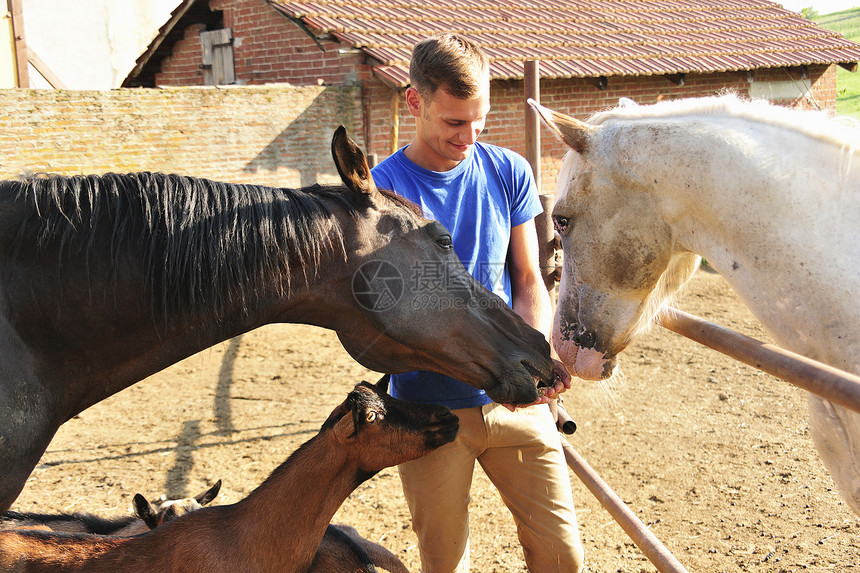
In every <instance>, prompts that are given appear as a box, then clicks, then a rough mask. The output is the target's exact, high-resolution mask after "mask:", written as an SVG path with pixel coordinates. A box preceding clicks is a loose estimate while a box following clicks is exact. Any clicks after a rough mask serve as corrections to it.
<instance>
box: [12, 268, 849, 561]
mask: <svg viewBox="0 0 860 573" xmlns="http://www.w3.org/2000/svg"><path fill="white" fill-rule="evenodd" d="M677 306H679V307H680V308H682V309H684V310H687V311H689V312H692V313H694V314H697V315H699V316H702V317H704V318H706V319H708V320H711V321H713V322H717V323H719V324H722V325H724V326H728V327H730V328H733V329H735V330H738V331H740V332H743V333H745V334H749V335H751V336H756V337H758V338H764V339H767V337H766V335H765V334H764V333H763V331H762V330H761V328H760V326H759V325H758V323H757V322H756V321H755V319H754V318H753V317H752V315H751V314H750V313H749V312H748V311H747V310H746V308H744V307H743V306H742V305H741V304H740V303H738V301H737V300H736V298H735V297H734V295H733V294H732V293H731V291H730V290H729V288H728V287H727V285H726V284H725V282H724V281H723V280H722V279H721V278H720V277H719V276H717V275H714V274H709V273H706V272H699V273H698V274H697V275H696V277H694V279H693V281H692V285H691V287H689V288H688V289H687V291H686V294H684V295H683V296H682V297H681V299H680V300H679V302H678V305H677ZM622 368H623V375H622V377H621V378H620V379H619V380H617V381H616V382H615V383H614V384H613V385H612V387H611V388H609V389H607V388H605V387H603V386H601V385H598V384H593V383H585V382H581V381H580V382H579V384H577V385H576V386H575V388H574V390H573V391H571V392H568V394H567V400H566V407H567V409H568V411H569V412H570V413H571V414H572V415H573V417H574V419H575V420H576V422H577V423H578V425H579V429H578V431H577V432H576V434H575V435H573V436H572V437H570V442H571V443H572V444H573V446H574V447H575V448H576V449H577V450H578V451H579V452H580V453H581V454H582V455H583V456H584V457H585V458H586V459H587V460H588V461H589V463H590V464H591V465H592V466H593V467H594V469H595V470H597V471H598V472H599V473H600V475H601V476H602V477H603V479H604V480H606V482H607V483H608V484H609V485H610V486H611V487H612V488H613V489H614V490H615V492H616V493H617V494H618V495H619V496H620V497H621V498H622V499H623V500H624V501H625V502H626V503H627V504H628V505H629V507H630V508H631V509H632V510H633V511H634V512H635V513H636V514H637V515H638V516H639V517H640V519H642V520H643V521H644V522H645V523H647V524H648V525H649V526H650V527H651V529H652V531H653V532H654V533H655V534H656V535H657V537H658V538H659V539H660V540H661V541H662V542H663V543H664V544H665V545H666V546H667V547H668V548H669V550H671V551H672V552H673V553H674V555H675V556H676V557H677V558H678V559H679V560H680V562H681V563H682V564H684V566H685V567H687V569H689V570H690V571H694V572H706V571H715V572H716V571H762V572H778V571H800V570H806V571H846V570H854V569H858V568H860V537H858V533H860V521H858V519H857V518H856V517H854V515H853V514H852V513H851V512H850V510H849V509H848V508H847V506H846V505H845V503H844V502H843V501H842V500H841V499H840V498H839V496H838V494H837V492H836V491H835V487H834V484H833V482H832V480H831V479H830V477H829V475H828V474H827V473H826V471H825V470H824V468H823V466H822V465H821V462H820V461H819V459H818V457H817V455H816V453H815V451H814V449H813V446H812V442H811V440H810V437H809V432H808V429H807V422H806V404H805V398H804V394H803V392H802V391H800V390H798V389H796V388H794V387H792V386H790V385H788V384H786V383H785V382H782V381H780V380H777V379H775V378H773V377H771V376H768V375H765V374H763V373H760V372H758V371H756V370H753V369H751V368H748V367H746V366H744V365H741V364H738V363H736V362H734V361H732V360H730V359H728V358H725V357H723V356H721V355H718V354H716V353H715V352H713V351H711V350H709V349H707V348H704V347H702V346H699V345H697V344H696V343H694V342H691V341H689V340H686V339H684V338H682V337H680V336H678V335H675V334H673V333H671V332H668V331H666V330H664V329H662V328H655V329H654V330H653V331H652V332H650V333H649V334H647V335H646V336H644V337H643V338H641V339H640V340H639V341H638V342H637V343H636V344H635V345H634V346H632V347H631V348H630V349H629V350H628V351H627V354H626V357H625V360H624V362H623V364H622ZM362 379H368V380H376V379H377V375H376V374H375V373H373V372H370V371H368V370H366V369H364V368H363V367H361V366H359V365H358V364H356V363H355V362H354V361H352V360H351V359H350V358H349V356H348V355H347V354H346V353H345V352H344V351H343V349H342V348H341V346H340V344H339V343H338V341H337V339H336V337H335V336H334V335H333V334H332V333H331V332H328V331H324V330H320V329H317V328H313V327H308V326H297V325H274V326H269V327H266V328H263V329H260V330H257V331H255V332H253V333H250V334H246V335H244V336H241V337H238V338H236V339H233V340H231V341H228V342H225V343H223V344H220V345H218V346H216V347H214V348H212V349H209V350H207V351H204V352H202V353H200V354H198V355H196V356H193V357H191V358H189V359H187V360H185V361H183V362H180V363H178V364H176V365H174V366H172V367H171V368H169V369H167V370H165V371H163V372H161V373H159V374H157V375H155V376H152V377H151V378H149V379H147V380H146V381H144V382H142V383H140V384H137V385H136V386H134V387H132V388H129V389H127V390H125V391H124V392H122V393H120V394H118V395H116V396H114V397H112V398H111V399H109V400H106V401H104V402H102V403H100V404H98V405H97V406H95V407H93V408H90V409H89V410H87V411H85V412H84V413H82V414H81V415H80V416H78V417H77V418H75V419H74V420H71V421H70V422H68V423H67V424H65V425H64V426H63V427H62V428H61V429H60V431H59V432H58V434H57V436H56V438H55V439H54V441H53V443H52V444H51V446H50V448H49V449H48V451H47V452H46V454H45V455H44V457H43V459H42V461H41V462H40V464H39V466H38V467H37V468H36V470H35V471H34V472H33V474H32V476H31V477H30V480H29V481H28V483H27V486H26V488H25V490H24V492H23V493H22V495H21V496H20V497H19V499H18V500H17V502H16V503H15V505H14V506H13V509H17V510H19V511H27V510H30V511H55V510H57V511H80V510H85V511H90V512H94V513H99V514H104V515H117V514H124V513H129V512H131V498H132V496H133V495H134V494H135V493H136V492H141V493H143V494H144V495H146V496H147V497H149V498H155V497H157V496H158V495H160V494H162V493H166V494H167V495H168V496H170V497H183V496H186V495H189V494H195V493H198V492H200V491H203V490H204V489H205V488H206V487H208V485H210V484H211V483H213V482H214V481H215V480H217V479H219V478H220V479H222V480H223V481H224V485H223V487H222V489H221V494H220V495H219V497H218V499H217V500H216V503H229V502H234V501H237V500H238V499H240V498H242V497H243V496H245V495H247V494H248V492H250V491H251V490H252V489H253V488H254V487H256V486H257V485H258V484H259V483H260V482H261V481H262V480H263V479H265V477H267V476H268V474H269V473H270V472H271V471H272V470H273V469H274V468H275V467H276V466H277V465H278V464H279V463H281V462H282V461H283V460H284V459H286V457H287V456H288V455H289V453H290V452H292V451H293V450H294V449H295V448H296V447H297V446H298V445H299V444H301V443H303V442H304V441H306V440H308V439H309V438H310V437H311V436H313V435H314V434H315V433H316V431H317V430H318V428H319V426H320V424H321V423H322V422H323V420H324V419H325V418H326V417H327V415H328V414H329V412H330V411H331V410H332V409H333V408H334V406H336V405H337V404H338V403H339V402H340V401H341V400H342V399H343V398H344V396H345V395H346V393H347V392H348V391H349V389H350V388H351V387H352V386H353V385H354V384H355V383H356V382H358V381H360V380H362ZM573 488H574V497H575V499H576V502H577V506H578V515H579V520H580V526H581V532H582V537H583V541H584V544H585V549H586V560H587V570H588V571H592V572H613V571H622V572H640V571H643V572H647V571H655V570H656V569H655V568H654V567H653V566H652V565H651V564H650V563H649V562H648V561H647V560H646V559H645V557H644V555H643V554H642V553H641V551H640V550H639V549H638V548H637V547H636V546H635V545H634V544H633V543H632V542H631V541H630V540H629V538H628V537H627V536H626V535H625V534H624V533H623V531H622V530H621V528H620V527H619V526H618V525H617V524H615V523H614V522H613V521H612V519H611V518H610V516H609V514H608V513H607V512H606V511H605V510H604V509H603V508H602V507H601V506H600V505H599V503H598V502H597V501H596V500H595V498H594V497H592V496H591V495H590V494H589V492H588V491H587V489H586V488H585V487H584V486H583V485H582V484H581V483H580V482H579V481H578V480H577V479H576V478H575V476H574V477H573ZM335 521H336V522H342V523H348V524H351V525H353V526H355V527H356V528H357V529H358V530H359V531H360V532H361V533H362V534H363V535H364V536H366V537H368V538H370V539H372V540H374V541H377V542H380V543H382V544H383V545H385V546H387V547H388V548H389V549H391V550H392V551H394V552H395V553H396V554H398V555H399V556H400V557H401V558H402V559H403V561H404V562H405V563H406V565H407V566H408V567H409V569H410V570H412V571H418V569H419V564H418V553H417V549H416V547H415V538H414V535H413V533H412V531H411V529H410V527H409V518H408V509H407V507H406V503H405V501H404V499H403V496H402V494H401V492H400V486H399V479H398V478H397V473H396V470H395V469H388V470H385V471H383V472H382V473H380V474H379V475H377V476H376V477H375V478H373V479H372V480H370V481H369V482H368V483H366V484H364V485H362V486H361V487H360V488H359V489H358V490H356V491H355V492H354V493H353V495H352V496H351V497H350V498H349V499H348V500H347V501H346V503H345V504H344V505H343V507H342V508H341V510H340V511H339V512H338V514H337V515H336V516H335ZM472 536H473V537H472V564H473V571H480V572H491V571H500V572H515V571H525V566H524V564H523V560H522V556H521V551H520V549H519V545H518V543H517V538H516V533H515V529H514V526H513V523H512V521H511V518H510V515H509V514H508V513H507V511H506V510H505V508H504V506H503V505H502V503H501V502H500V500H499V497H498V494H497V493H496V491H495V490H494V489H493V488H492V486H491V485H490V484H489V482H488V480H487V479H486V477H485V476H484V475H483V473H482V472H481V470H480V469H478V470H476V477H475V486H474V489H473V502H472Z"/></svg>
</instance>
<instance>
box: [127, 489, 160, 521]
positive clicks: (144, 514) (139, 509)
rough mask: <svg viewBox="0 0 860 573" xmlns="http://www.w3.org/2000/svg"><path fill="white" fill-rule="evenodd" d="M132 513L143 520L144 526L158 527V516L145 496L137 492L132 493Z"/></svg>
mask: <svg viewBox="0 0 860 573" xmlns="http://www.w3.org/2000/svg"><path fill="white" fill-rule="evenodd" d="M133 503H134V513H135V514H136V515H137V516H138V517H139V518H141V519H142V520H143V522H144V523H145V524H146V526H147V527H148V528H150V529H155V528H156V527H158V517H156V515H155V509H154V508H153V507H152V504H150V503H149V501H147V499H146V498H145V497H143V496H142V495H140V494H139V493H136V494H134V500H133Z"/></svg>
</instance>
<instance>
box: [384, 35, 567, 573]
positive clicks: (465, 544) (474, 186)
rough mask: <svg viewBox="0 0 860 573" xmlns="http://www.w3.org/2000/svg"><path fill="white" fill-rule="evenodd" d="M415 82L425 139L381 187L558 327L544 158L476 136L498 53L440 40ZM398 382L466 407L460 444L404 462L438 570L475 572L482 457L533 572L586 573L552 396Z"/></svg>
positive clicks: (427, 565) (414, 508)
mask: <svg viewBox="0 0 860 573" xmlns="http://www.w3.org/2000/svg"><path fill="white" fill-rule="evenodd" d="M410 83H411V86H410V87H409V88H408V89H407V90H406V105H407V107H408V109H409V112H410V113H411V115H412V116H414V118H415V127H416V135H415V138H414V139H413V140H412V141H411V143H410V144H409V145H408V146H406V147H404V148H402V149H400V150H399V151H398V152H397V153H395V154H393V155H391V156H390V157H388V158H387V159H386V160H385V161H383V162H382V163H380V164H379V165H378V166H377V167H376V168H374V169H373V178H374V180H375V181H376V184H377V185H378V186H379V187H382V188H387V189H392V190H393V191H395V192H397V193H399V194H400V195H403V196H405V197H407V198H409V199H411V200H412V201H414V202H416V203H417V204H418V205H420V206H421V208H422V209H423V210H424V213H425V215H426V216H428V217H430V218H433V219H437V220H438V221H440V222H441V223H442V224H443V225H445V226H446V227H447V229H448V230H449V231H450V232H451V235H452V237H453V241H454V251H455V252H456V253H457V255H458V256H459V258H460V260H461V261H462V262H463V264H464V265H465V266H466V268H467V269H468V270H469V272H471V273H472V275H473V276H475V277H476V278H477V279H478V280H479V281H481V282H482V283H483V284H484V285H485V286H487V288H489V289H490V290H492V291H494V292H495V293H496V294H498V295H499V296H500V297H501V298H502V299H503V300H504V301H505V302H507V303H508V304H510V305H511V306H512V307H513V308H514V310H515V311H517V313H518V314H519V315H520V316H522V317H523V319H524V320H525V321H526V322H527V323H529V324H530V325H532V326H533V327H535V328H537V329H538V330H540V331H542V332H544V334H548V333H549V330H550V326H551V321H552V316H551V306H550V301H549V295H548V293H547V292H546V288H545V287H544V285H543V282H542V281H541V278H540V272H539V268H538V245H537V235H536V233H535V226H534V220H533V219H534V217H535V216H536V215H538V214H539V213H540V212H541V206H540V201H539V199H538V195H537V190H536V189H535V183H534V178H533V176H532V173H531V169H530V166H529V165H528V163H527V162H526V161H525V159H523V158H522V157H520V156H519V155H516V154H515V153H513V152H511V151H509V150H506V149H502V148H499V147H495V146H492V145H487V144H483V143H479V142H477V141H476V139H477V137H478V135H479V134H480V133H481V131H483V129H484V123H485V121H486V117H487V113H488V112H489V110H490V100H489V94H490V79H489V64H488V61H487V58H486V56H485V55H484V54H483V52H482V51H481V49H480V48H479V47H478V46H476V45H474V44H472V43H471V42H469V41H467V40H465V39H464V38H461V37H457V36H454V35H451V34H446V35H442V36H437V37H432V38H429V39H427V40H424V41H422V42H419V43H418V44H416V45H415V47H414V49H413V52H412V63H411V65H410ZM506 260H507V261H508V263H507V264H506ZM415 272H416V274H421V273H424V274H433V275H434V276H432V277H423V278H424V279H428V280H426V281H424V284H427V285H429V284H431V283H432V282H433V281H432V280H429V279H433V280H437V281H438V280H441V281H444V278H445V277H444V269H425V268H422V267H421V265H420V262H419V263H417V264H416V267H415ZM436 275H442V276H436ZM413 278H416V277H413ZM421 278H422V277H420V276H419V277H417V279H418V280H417V281H413V285H415V284H419V283H420V282H421V280H420V279H421ZM443 292H444V291H440V293H443ZM440 296H444V295H443V294H440ZM422 300H423V299H422ZM441 302H442V301H440V303H441ZM558 368H561V369H563V367H561V366H560V365H558ZM560 378H561V380H562V382H563V383H560V384H557V385H556V388H555V391H563V390H564V389H565V388H566V387H569V385H570V377H569V375H567V373H566V372H562V373H561V377H560ZM390 392H391V394H392V395H394V396H397V397H398V398H402V399H407V400H417V401H420V402H430V403H437V404H445V405H447V406H449V407H450V408H452V409H453V410H454V412H455V413H456V414H457V415H458V416H459V417H460V433H459V435H458V437H457V439H456V440H455V441H454V442H452V443H451V444H447V445H446V446H443V447H442V448H439V449H438V450H436V451H434V452H432V453H431V454H430V455H428V456H426V457H424V458H421V459H418V460H415V461H412V462H409V463H407V464H403V465H401V466H399V471H400V477H401V481H402V483H403V491H404V494H405V496H406V499H407V502H408V503H409V509H410V511H411V513H412V527H413V529H414V530H415V532H416V534H417V535H418V540H419V551H420V554H421V564H422V570H423V572H424V573H449V572H452V571H457V572H464V573H468V571H469V513H468V504H469V490H470V487H471V482H472V474H473V472H474V467H475V461H476V460H477V461H478V462H479V463H480V464H481V466H482V467H483V468H484V471H485V472H486V473H487V475H488V476H489V478H490V480H492V482H493V484H494V485H495V486H496V487H497V488H498V490H499V492H500V494H501V496H502V499H503V501H504V502H505V504H506V505H507V507H508V508H509V509H510V511H511V513H512V514H513V517H514V521H515V523H516V526H517V534H518V536H519V539H520V543H521V544H522V546H523V550H524V553H525V560H526V564H527V565H528V568H529V570H530V571H532V572H533V573H549V572H559V573H561V572H564V573H569V572H576V571H579V570H580V567H581V564H582V545H581V542H580V539H579V532H578V529H577V525H576V515H575V513H574V507H573V498H572V493H571V488H570V477H569V474H568V470H567V466H566V464H565V460H564V455H563V453H562V450H561V443H560V440H559V436H558V432H557V430H556V428H555V425H554V422H553V419H552V415H551V414H550V412H549V408H548V406H547V405H546V404H545V403H543V404H538V405H532V406H529V407H525V408H519V409H516V410H514V411H510V410H509V409H508V408H505V407H504V406H502V405H499V404H495V403H493V402H492V401H491V400H490V399H489V398H487V396H486V394H484V392H483V391H481V390H477V389H475V388H473V387H471V386H468V385H466V384H465V383H463V382H460V381H457V380H454V379H452V378H448V377H446V376H442V375H440V374H436V373H432V372H423V371H422V372H409V373H406V374H400V375H393V376H391V381H390ZM542 401H544V402H545V401H546V400H542Z"/></svg>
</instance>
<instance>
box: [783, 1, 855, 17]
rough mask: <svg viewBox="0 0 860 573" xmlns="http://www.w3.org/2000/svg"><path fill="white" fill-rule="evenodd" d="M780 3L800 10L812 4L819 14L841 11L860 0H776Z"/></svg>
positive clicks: (791, 8) (797, 10)
mask: <svg viewBox="0 0 860 573" xmlns="http://www.w3.org/2000/svg"><path fill="white" fill-rule="evenodd" d="M777 1H778V2H779V3H780V4H782V5H783V6H785V7H786V8H788V9H789V10H794V11H795V12H800V10H801V9H803V8H808V7H810V6H812V7H813V8H814V9H815V10H816V11H817V12H818V13H819V14H830V13H832V12H841V11H842V10H847V9H849V8H856V7H858V6H860V0H777Z"/></svg>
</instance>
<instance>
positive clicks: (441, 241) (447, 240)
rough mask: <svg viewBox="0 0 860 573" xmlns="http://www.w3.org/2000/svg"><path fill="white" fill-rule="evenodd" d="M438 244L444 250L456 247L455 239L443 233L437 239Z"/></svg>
mask: <svg viewBox="0 0 860 573" xmlns="http://www.w3.org/2000/svg"><path fill="white" fill-rule="evenodd" d="M436 244H437V245H439V246H440V247H441V248H442V250H444V251H450V250H451V249H453V248H454V241H452V240H451V235H442V236H441V237H439V238H438V239H436Z"/></svg>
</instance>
